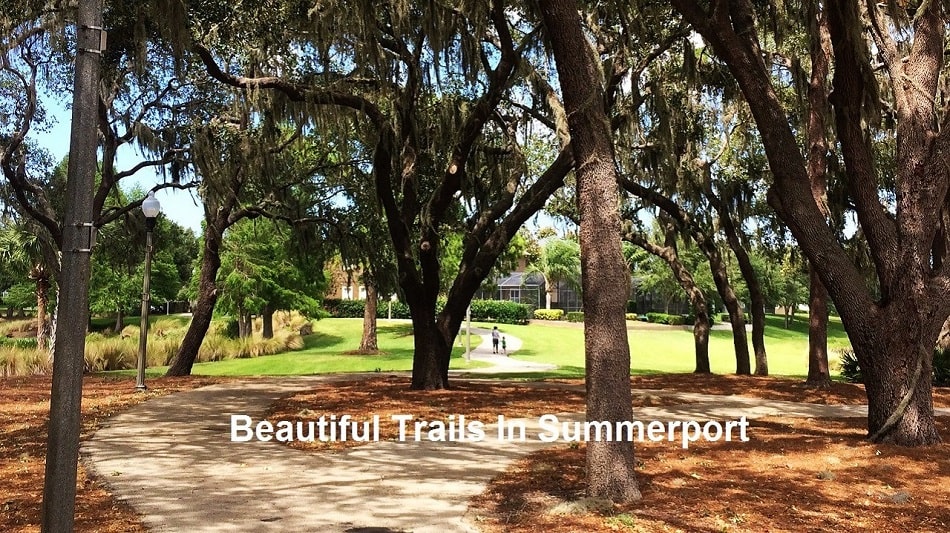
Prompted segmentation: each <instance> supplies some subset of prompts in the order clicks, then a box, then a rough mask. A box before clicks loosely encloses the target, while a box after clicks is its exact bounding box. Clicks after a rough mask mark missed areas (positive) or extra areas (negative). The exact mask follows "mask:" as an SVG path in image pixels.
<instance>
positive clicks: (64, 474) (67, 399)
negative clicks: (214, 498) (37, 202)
mask: <svg viewBox="0 0 950 533" xmlns="http://www.w3.org/2000/svg"><path fill="white" fill-rule="evenodd" d="M100 2H101V0H79V3H78V8H77V11H76V38H77V43H76V44H77V48H76V72H75V79H74V85H73V114H72V128H71V130H70V141H69V166H68V169H67V174H66V198H67V199H68V201H67V203H66V208H65V213H64V218H63V226H62V235H63V237H62V243H61V246H62V248H61V251H62V266H61V275H60V280H59V283H60V285H59V287H60V291H59V304H58V313H57V314H58V319H57V321H56V330H57V331H56V342H55V344H54V347H53V384H52V390H51V394H50V421H49V437H48V440H47V448H46V477H45V480H44V483H43V520H42V531H43V532H45V533H67V532H70V531H73V522H74V516H75V509H76V468H77V466H78V463H79V431H80V413H81V407H82V373H83V366H84V358H83V352H84V351H85V347H86V326H87V325H88V322H89V275H90V254H91V253H92V247H93V245H94V244H95V228H94V227H93V220H92V201H93V189H94V187H95V174H96V166H97V159H98V155H97V148H98V138H99V136H98V128H97V120H98V116H97V107H98V101H99V94H98V92H99V57H100V54H101V52H102V49H103V48H105V46H104V42H105V39H104V33H103V32H102V5H101V3H100Z"/></svg>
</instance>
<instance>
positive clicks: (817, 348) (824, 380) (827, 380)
mask: <svg viewBox="0 0 950 533" xmlns="http://www.w3.org/2000/svg"><path fill="white" fill-rule="evenodd" d="M808 271H809V276H808V280H809V292H808V294H809V296H808V378H807V379H806V380H805V385H808V386H809V387H817V388H819V389H826V388H828V387H830V386H831V373H830V372H829V371H828V291H826V290H825V286H824V285H822V283H821V279H819V278H818V274H817V273H815V269H814V268H813V267H811V266H809V268H808Z"/></svg>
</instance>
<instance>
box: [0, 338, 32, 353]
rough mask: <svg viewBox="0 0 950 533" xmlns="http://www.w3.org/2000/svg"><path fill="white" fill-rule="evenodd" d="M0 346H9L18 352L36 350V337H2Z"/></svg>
mask: <svg viewBox="0 0 950 533" xmlns="http://www.w3.org/2000/svg"><path fill="white" fill-rule="evenodd" d="M0 346H9V347H10V348H15V349H17V350H35V349H36V337H20V338H17V337H0Z"/></svg>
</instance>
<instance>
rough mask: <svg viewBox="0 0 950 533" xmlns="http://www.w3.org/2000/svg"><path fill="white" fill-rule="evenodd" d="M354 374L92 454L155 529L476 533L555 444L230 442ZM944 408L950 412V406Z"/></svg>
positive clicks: (129, 422) (265, 383) (788, 411)
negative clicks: (497, 488)
mask: <svg viewBox="0 0 950 533" xmlns="http://www.w3.org/2000/svg"><path fill="white" fill-rule="evenodd" d="M485 333H486V334H487V332H485ZM487 339H488V342H487V346H486V345H485V344H484V343H483V345H482V346H483V347H487V350H485V349H484V348H483V349H482V350H481V351H476V352H473V358H477V359H482V360H488V361H490V362H493V363H494V362H496V360H498V359H502V358H503V359H504V360H506V361H508V362H510V361H516V360H513V359H509V358H507V357H503V356H501V357H498V356H494V354H491V353H490V352H491V350H490V346H491V340H490V336H488V337H487ZM506 340H508V343H509V350H510V351H513V350H515V349H516V342H518V341H517V339H514V338H513V337H510V336H507V339H506ZM484 351H487V352H488V354H485V353H484ZM521 363H523V362H519V363H514V364H516V365H520V364H521ZM527 364H529V365H530V363H527ZM496 370H499V371H505V372H507V371H510V370H511V367H505V366H499V367H496ZM374 375H378V374H374ZM351 378H352V376H314V377H301V378H280V379H277V378H267V379H254V380H248V381H243V382H232V383H225V384H218V385H212V386H209V387H204V388H201V389H196V390H192V391H187V392H183V393H179V394H174V395H170V396H164V397H161V398H156V399H154V400H150V401H148V402H145V403H143V404H140V405H138V406H136V407H134V408H132V409H130V410H129V411H127V412H125V413H123V414H120V415H117V416H115V417H112V418H110V419H109V420H108V421H107V423H106V425H105V426H104V427H103V428H102V429H100V430H99V431H98V432H97V433H96V434H95V435H94V436H93V437H92V439H90V440H89V441H88V442H86V443H84V444H83V447H82V453H83V456H84V458H85V462H86V464H87V465H88V466H89V467H91V468H92V469H94V470H96V471H97V472H98V473H99V474H100V476H101V478H102V479H104V480H105V481H106V482H107V483H108V484H109V485H110V487H111V490H112V492H113V493H114V494H115V495H116V496H117V497H119V498H121V499H124V500H126V501H128V502H129V503H130V504H132V506H133V507H134V508H135V509H136V510H137V511H138V512H139V513H141V514H142V515H143V520H144V522H145V524H146V526H147V527H148V528H149V529H150V530H151V531H159V532H170V531H175V532H217V531H221V532H229V533H232V532H245V531H247V532H256V531H321V532H347V533H395V532H407V531H413V532H420V533H421V532H471V531H477V529H476V528H474V527H473V526H472V525H471V524H470V523H469V522H468V521H467V520H466V512H467V501H468V499H469V498H471V497H472V496H474V495H476V494H479V493H480V492H482V490H484V487H485V484H486V483H487V482H488V480H490V479H491V478H492V477H493V476H494V475H496V474H498V473H500V472H502V471H504V470H505V469H507V467H508V465H509V464H511V462H512V461H514V460H516V459H518V458H520V457H521V456H523V455H525V454H527V453H530V452H531V451H534V450H537V449H540V448H541V447H542V446H545V444H543V443H541V442H540V441H538V439H537V438H535V437H536V435H537V431H538V429H539V428H538V427H537V424H536V421H526V425H527V426H528V428H529V438H528V441H527V442H507V441H504V440H498V439H496V438H494V432H493V430H492V429H491V428H489V429H488V431H487V432H486V433H487V434H488V436H489V437H488V438H486V439H485V440H484V441H481V442H450V443H432V442H414V441H411V442H392V441H384V442H378V443H373V444H369V445H366V446H363V447H361V448H355V449H351V450H347V451H343V452H339V453H324V454H312V453H306V452H301V451H297V450H294V449H291V448H288V447H286V446H284V445H281V444H279V443H276V442H258V441H256V440H255V441H252V442H247V443H238V442H231V440H230V436H231V435H230V417H231V415H232V414H243V415H248V416H250V417H252V418H253V419H254V420H255V422H256V421H258V420H260V419H261V417H263V415H264V413H265V411H266V409H267V407H268V406H269V405H270V404H271V403H272V402H273V401H274V400H276V399H278V398H280V397H281V396H284V395H287V394H289V393H292V392H294V391H298V390H305V389H307V388H310V387H312V386H314V385H315V384H316V383H319V382H325V381H328V380H334V379H351ZM538 386H553V385H552V384H538ZM635 393H636V394H649V395H667V396H674V397H676V398H680V399H682V400H683V401H684V402H694V403H685V404H683V405H674V406H671V407H650V408H638V409H636V415H637V417H638V419H640V420H653V419H657V420H666V419H683V420H685V419H699V420H702V419H734V418H737V417H739V416H747V417H748V418H757V417H761V416H768V415H774V414H781V415H786V416H807V417H855V416H866V415H865V413H866V411H865V409H864V408H863V407H860V406H826V405H813V404H799V403H792V402H772V401H764V400H757V399H753V398H740V397H735V396H726V397H723V396H709V395H704V394H696V393H676V392H670V391H636V392H635ZM941 411H945V412H943V413H942V414H943V415H946V416H950V410H941ZM340 414H342V413H340ZM460 414H462V413H460ZM573 419H575V420H581V419H582V418H581V416H580V415H574V416H573ZM752 437H753V438H754V433H753V435H752Z"/></svg>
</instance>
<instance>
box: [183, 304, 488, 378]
mask: <svg viewBox="0 0 950 533" xmlns="http://www.w3.org/2000/svg"><path fill="white" fill-rule="evenodd" d="M313 325H314V328H313V330H314V334H313V335H309V336H307V337H306V346H305V347H304V348H303V349H302V350H297V351H294V352H287V353H282V354H277V355H267V356H263V357H255V358H251V359H230V360H227V361H218V362H214V363H198V364H196V365H195V366H194V369H193V371H192V373H193V374H195V375H204V376H288V375H305V374H324V373H335V372H374V371H377V370H378V371H380V372H391V371H398V370H411V369H412V353H413V350H412V340H413V337H412V335H411V334H410V331H411V326H410V325H409V324H408V323H406V322H395V321H394V322H389V321H386V320H380V321H379V323H378V334H379V349H380V350H381V351H383V352H385V354H383V355H348V354H345V353H344V352H347V351H352V350H355V349H356V348H357V347H359V342H360V337H361V336H362V332H363V320H362V319H359V318H334V319H324V320H319V321H315V322H314V323H313ZM464 351H465V350H464V349H463V348H460V347H458V346H456V347H455V348H454V349H453V350H452V361H451V363H450V365H449V367H450V368H458V369H466V368H476V367H479V366H486V363H482V362H478V361H466V360H465V359H464V357H463V355H464Z"/></svg>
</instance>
